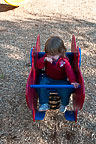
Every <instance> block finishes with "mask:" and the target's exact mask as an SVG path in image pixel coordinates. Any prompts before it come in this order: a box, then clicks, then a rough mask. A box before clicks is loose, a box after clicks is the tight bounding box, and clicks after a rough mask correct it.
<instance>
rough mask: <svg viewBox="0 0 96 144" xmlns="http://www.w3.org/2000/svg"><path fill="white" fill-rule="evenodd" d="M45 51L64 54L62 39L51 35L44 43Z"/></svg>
mask: <svg viewBox="0 0 96 144" xmlns="http://www.w3.org/2000/svg"><path fill="white" fill-rule="evenodd" d="M45 52H46V53H47V54H48V55H53V56H54V55H62V56H64V55H65V52H66V47H65V46H64V43H63V40H62V39H61V38H60V37H58V36H52V37H51V38H49V39H48V40H47V41H46V43H45Z"/></svg>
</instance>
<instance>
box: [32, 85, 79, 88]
mask: <svg viewBox="0 0 96 144" xmlns="http://www.w3.org/2000/svg"><path fill="white" fill-rule="evenodd" d="M30 87H31V88H74V86H73V85H30ZM78 88H80V85H79V86H78Z"/></svg>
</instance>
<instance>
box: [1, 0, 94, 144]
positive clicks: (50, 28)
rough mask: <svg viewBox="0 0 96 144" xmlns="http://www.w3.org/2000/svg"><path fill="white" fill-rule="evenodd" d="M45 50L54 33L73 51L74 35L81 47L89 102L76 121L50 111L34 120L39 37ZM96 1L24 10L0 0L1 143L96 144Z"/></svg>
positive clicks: (55, 0)
mask: <svg viewBox="0 0 96 144" xmlns="http://www.w3.org/2000/svg"><path fill="white" fill-rule="evenodd" d="M38 33H39V34H40V36H41V49H42V50H43V48H44V43H45V41H46V40H47V38H49V37H50V36H52V35H58V36H60V37H61V38H62V39H63V40H64V42H65V45H66V47H67V48H68V50H70V45H71V37H72V34H74V35H75V36H76V41H77V44H78V45H79V47H81V49H82V66H81V71H82V74H83V77H84V81H85V91H86V99H85V103H84V106H83V109H82V110H81V111H80V112H79V114H78V121H77V123H74V122H68V121H66V120H65V118H64V116H63V114H61V113H59V112H58V110H57V111H48V112H47V113H46V117H45V119H44V120H43V121H36V122H33V121H32V115H31V111H29V109H28V108H27V105H26V100H25V86H26V81H27V78H28V74H29V71H30V64H29V63H30V60H29V55H30V49H31V47H32V46H33V45H35V42H36V37H37V34H38ZM95 96H96V1H95V0H78V1H77V0H38V1H36V0H32V1H31V0H30V1H29V3H26V4H25V5H23V6H20V7H17V8H15V7H12V6H9V5H7V4H6V3H5V2H4V1H3V0H1V1H0V100H1V105H0V106H1V108H0V110H1V112H0V113H1V115H0V118H1V121H0V122H1V126H0V127H1V130H0V144H17V143H18V144H77V143H78V144H95V142H96V97H95Z"/></svg>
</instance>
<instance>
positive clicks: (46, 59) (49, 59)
mask: <svg viewBox="0 0 96 144" xmlns="http://www.w3.org/2000/svg"><path fill="white" fill-rule="evenodd" d="M44 60H45V61H48V62H50V63H52V62H53V60H52V58H50V57H45V59H44Z"/></svg>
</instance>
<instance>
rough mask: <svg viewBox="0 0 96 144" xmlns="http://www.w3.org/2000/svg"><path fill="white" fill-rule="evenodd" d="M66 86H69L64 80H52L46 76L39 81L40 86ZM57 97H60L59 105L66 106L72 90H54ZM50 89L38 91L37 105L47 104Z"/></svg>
mask: <svg viewBox="0 0 96 144" xmlns="http://www.w3.org/2000/svg"><path fill="white" fill-rule="evenodd" d="M50 84H51V85H52V84H53V85H55V84H56V85H68V84H70V82H69V81H67V80H66V79H65V80H54V79H51V78H49V77H47V76H46V75H45V76H44V78H43V79H41V80H40V85H50ZM55 90H56V92H57V93H58V95H59V96H60V97H61V103H62V104H63V105H64V106H67V105H68V104H69V98H70V95H71V93H73V92H74V89H71V88H70V89H69V88H56V89H55ZM50 91H51V90H50V89H49V88H40V89H38V93H39V103H40V104H45V103H48V102H49V96H50Z"/></svg>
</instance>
